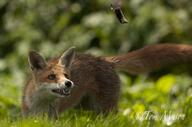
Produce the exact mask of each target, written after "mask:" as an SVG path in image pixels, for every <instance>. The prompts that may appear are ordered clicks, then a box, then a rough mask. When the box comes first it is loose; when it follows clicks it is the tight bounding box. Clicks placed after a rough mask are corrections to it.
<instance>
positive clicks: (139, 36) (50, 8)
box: [0, 0, 192, 126]
mask: <svg viewBox="0 0 192 127" xmlns="http://www.w3.org/2000/svg"><path fill="white" fill-rule="evenodd" d="M111 2H112V1H111V0H78V1H75V0H44V1H43V0H42V1H40V0H1V1H0V86H1V92H0V118H3V120H4V121H3V120H2V121H1V122H3V123H5V125H6V124H7V125H8V123H9V122H10V121H11V120H10V121H9V120H8V121H9V122H6V120H5V119H7V117H10V119H13V118H16V117H18V114H19V107H20V103H21V90H22V87H23V85H24V83H25V81H26V79H27V74H28V73H29V71H30V70H29V67H28V62H27V55H28V51H29V50H37V51H39V52H40V53H41V54H43V55H44V56H46V57H52V56H55V55H59V54H60V53H62V52H63V51H64V50H65V49H67V48H69V47H71V46H75V47H76V48H77V51H79V52H88V53H91V54H94V55H96V56H100V55H112V54H124V53H127V52H128V51H131V50H134V49H138V48H141V47H143V46H144V45H148V44H155V43H166V42H169V43H188V44H190V43H192V34H191V31H192V1H191V0H123V1H122V2H123V11H124V12H125V15H126V17H127V19H128V21H129V22H128V24H124V25H122V24H120V23H119V22H118V21H117V19H116V17H115V16H114V14H113V12H112V11H111V10H110V4H111ZM120 77H121V80H122V84H123V85H122V92H123V94H122V97H121V101H120V104H119V105H120V114H119V115H120V116H119V119H120V118H122V119H120V120H119V121H118V120H117V121H118V122H119V123H123V122H125V121H129V123H131V125H133V124H134V123H135V124H137V125H146V124H152V123H153V122H154V121H152V122H151V121H146V122H147V123H146V124H145V123H144V122H139V121H135V122H134V121H132V122H131V120H130V119H131V116H133V115H132V114H134V113H135V112H140V111H141V112H142V111H145V110H152V111H156V112H163V111H164V110H171V111H175V112H182V113H185V114H186V115H187V116H190V115H192V111H191V109H190V108H191V105H192V103H191V96H192V94H191V92H192V88H191V86H192V84H191V83H192V80H191V77H190V76H189V75H187V74H181V75H175V74H172V73H170V74H166V75H162V76H160V77H157V78H156V79H155V80H154V79H153V78H150V77H148V76H138V77H135V78H133V77H131V76H129V75H126V74H120ZM123 114H124V115H123ZM88 116H89V115H87V117H88ZM125 116H126V117H125ZM85 117H86V115H85ZM108 120H109V121H110V117H109V118H108ZM85 121H86V120H85ZM85 121H84V122H85ZM96 121H97V120H96ZM101 121H102V120H101ZM101 121H100V122H101ZM32 122H33V120H32ZM72 122H73V121H72ZM72 122H71V123H72ZM76 122H77V123H76V124H77V125H78V124H79V126H80V125H82V124H81V122H79V123H78V121H76ZM98 122H99V120H98ZM118 122H117V123H118ZM148 122H149V123H148ZM16 123H17V122H16ZM16 123H13V124H16ZM24 123H25V121H24ZM26 123H27V122H26ZM85 123H86V122H85ZM125 123H126V122H125ZM183 123H185V124H186V125H190V124H192V123H190V119H188V117H186V119H185V120H184V121H179V122H178V121H177V122H176V123H175V125H176V126H180V125H182V124H183ZM9 124H12V123H11V122H10V123H9ZM52 124H53V123H50V125H52ZM94 124H95V126H96V125H97V123H96V122H95V123H94ZM112 124H113V122H112ZM156 124H157V125H161V124H163V122H157V123H156ZM16 125H18V124H16ZM69 125H71V126H72V125H73V124H69ZM106 125H108V124H106ZM109 125H110V124H109ZM114 125H116V124H114ZM163 125H166V124H163ZM39 126H41V125H39ZM58 126H60V124H58ZM82 126H83V125H82ZM98 126H100V124H98ZM122 126H123V124H122Z"/></svg>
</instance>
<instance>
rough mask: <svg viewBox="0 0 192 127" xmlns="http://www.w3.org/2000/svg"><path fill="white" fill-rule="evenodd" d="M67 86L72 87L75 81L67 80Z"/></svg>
mask: <svg viewBox="0 0 192 127" xmlns="http://www.w3.org/2000/svg"><path fill="white" fill-rule="evenodd" d="M65 86H66V87H67V88H71V87H72V86H73V82H71V81H65Z"/></svg>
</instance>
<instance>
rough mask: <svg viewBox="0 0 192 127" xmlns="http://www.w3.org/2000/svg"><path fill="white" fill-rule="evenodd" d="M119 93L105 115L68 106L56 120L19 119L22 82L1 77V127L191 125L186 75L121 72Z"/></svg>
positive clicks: (191, 91)
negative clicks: (116, 106)
mask: <svg viewBox="0 0 192 127" xmlns="http://www.w3.org/2000/svg"><path fill="white" fill-rule="evenodd" d="M120 77H121V81H122V84H123V85H122V95H121V98H120V102H119V113H117V114H109V115H108V116H102V115H96V114H95V113H93V112H88V111H82V110H78V109H71V110H69V111H66V112H64V113H62V114H61V115H60V117H59V119H58V120H54V119H49V118H47V117H40V116H39V117H33V118H22V117H21V113H20V104H21V89H22V85H20V84H18V83H17V82H16V81H13V80H14V78H13V77H10V76H6V75H4V76H1V77H0V82H1V92H0V126H1V127H53V126H54V127H63V126H65V127H85V126H86V127H117V126H118V127H127V126H133V127H134V126H135V127H137V126H140V127H146V126H148V127H150V126H159V127H164V126H165V127H166V126H175V127H181V126H185V127H189V126H190V125H192V121H191V116H192V87H191V85H192V79H191V77H190V76H188V75H172V74H168V75H164V76H162V77H160V78H158V79H157V80H152V79H150V78H148V77H147V76H138V77H137V78H136V79H135V80H131V79H130V78H129V77H128V76H126V75H124V74H120Z"/></svg>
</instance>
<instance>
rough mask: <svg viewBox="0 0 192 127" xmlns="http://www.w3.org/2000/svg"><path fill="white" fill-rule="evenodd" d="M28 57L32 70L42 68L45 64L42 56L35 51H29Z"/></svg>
mask: <svg viewBox="0 0 192 127" xmlns="http://www.w3.org/2000/svg"><path fill="white" fill-rule="evenodd" d="M28 59H29V64H30V66H31V69H32V70H34V69H37V70H39V69H43V68H44V67H45V66H46V65H47V64H46V61H45V60H44V58H43V57H42V56H41V55H40V54H38V53H37V52H35V51H30V52H29V58H28Z"/></svg>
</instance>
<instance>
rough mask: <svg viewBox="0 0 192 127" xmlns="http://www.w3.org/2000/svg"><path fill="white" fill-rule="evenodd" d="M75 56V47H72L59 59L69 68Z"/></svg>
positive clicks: (60, 62)
mask: <svg viewBox="0 0 192 127" xmlns="http://www.w3.org/2000/svg"><path fill="white" fill-rule="evenodd" d="M74 57H75V47H71V48H69V49H68V50H67V51H65V52H64V53H63V54H62V55H61V57H60V59H59V64H61V65H63V66H64V67H66V68H68V67H70V65H71V63H72V61H73V59H74Z"/></svg>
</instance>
